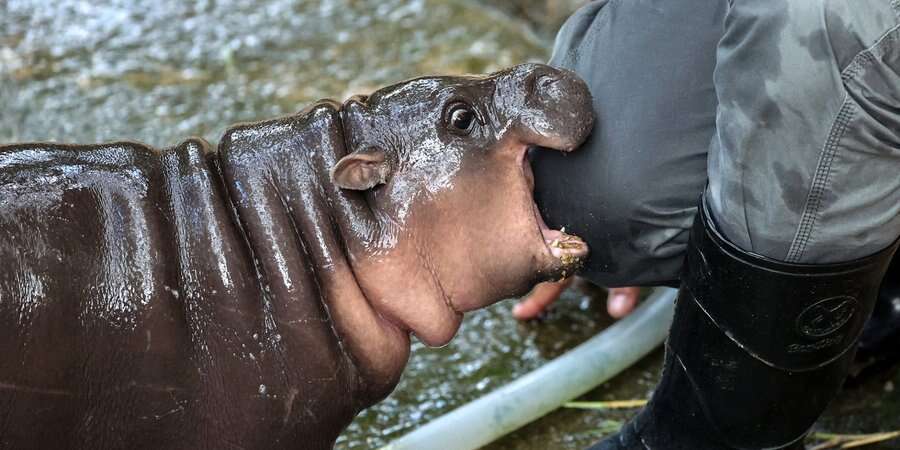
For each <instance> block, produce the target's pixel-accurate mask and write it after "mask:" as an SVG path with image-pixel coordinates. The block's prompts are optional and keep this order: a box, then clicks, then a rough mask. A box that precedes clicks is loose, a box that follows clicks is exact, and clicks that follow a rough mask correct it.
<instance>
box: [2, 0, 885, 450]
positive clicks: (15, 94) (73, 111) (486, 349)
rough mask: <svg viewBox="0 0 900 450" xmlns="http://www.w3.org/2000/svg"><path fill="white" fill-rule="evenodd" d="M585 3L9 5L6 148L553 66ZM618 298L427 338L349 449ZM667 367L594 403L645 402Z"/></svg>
mask: <svg viewBox="0 0 900 450" xmlns="http://www.w3.org/2000/svg"><path fill="white" fill-rule="evenodd" d="M576 3H578V1H577V0H518V1H504V2H497V3H495V4H494V5H493V6H491V5H490V4H489V2H486V1H485V2H480V3H479V2H472V1H466V0H416V1H399V0H377V1H376V0H344V1H339V0H328V1H310V0H303V1H288V0H274V1H262V0H246V1H240V0H228V1H212V0H206V1H204V0H200V1H195V2H182V1H176V0H159V1H153V2H132V1H125V0H102V1H92V2H88V1H77V0H58V1H53V2H48V1H43V0H31V1H29V0H6V1H3V0H0V105H3V106H2V108H0V142H14V141H25V140H56V141H66V142H100V141H108V140H116V139H129V140H140V141H144V142H147V143H150V144H153V145H158V146H166V145H172V144H175V143H176V142H178V141H180V140H182V139H183V138H185V137H187V136H191V135H199V136H203V137H206V138H207V139H208V140H210V141H216V140H218V137H219V136H220V135H221V134H222V132H223V130H224V129H225V127H227V126H228V125H230V124H232V123H235V122H239V121H248V120H258V119H262V118H267V117H272V116H277V115H281V114H287V113H291V112H294V111H297V110H300V109H302V108H303V106H304V105H305V104H307V103H309V102H311V101H314V100H316V99H319V98H323V97H332V98H336V99H342V98H344V97H347V96H349V95H350V94H353V93H365V92H368V91H370V90H371V89H372V88H373V87H376V86H381V85H383V84H387V83H391V82H395V81H398V80H402V79H404V78H408V77H412V76H417V75H422V74H433V73H462V72H483V71H491V70H495V69H498V68H501V67H505V66H509V65H513V64H516V63H520V62H526V61H542V60H544V59H545V58H546V57H547V53H548V51H549V45H550V42H551V39H552V33H553V30H555V28H556V27H557V26H558V25H559V21H560V20H561V18H562V17H564V16H565V15H566V13H567V12H568V11H570V10H571V8H572V7H573V6H574V5H575V4H576ZM495 6H496V7H495ZM602 295H603V294H602V292H600V291H592V292H588V293H578V292H570V293H568V294H566V296H567V301H565V302H562V303H560V305H559V307H558V308H556V309H555V310H554V311H553V312H552V313H551V314H550V315H549V316H548V317H547V318H546V319H545V320H543V321H541V322H535V323H528V324H518V323H515V321H514V320H512V318H511V317H510V316H509V314H508V310H509V308H510V307H511V303H510V302H503V303H500V304H498V305H496V306H494V307H492V308H489V309H487V310H484V311H479V312H476V313H474V314H471V315H469V317H468V318H467V319H466V321H465V323H464V325H463V328H462V330H461V331H460V335H459V337H457V339H456V340H454V341H453V343H451V344H450V345H449V346H447V347H445V348H441V349H427V348H424V347H423V346H421V345H419V344H416V345H415V346H414V349H413V356H412V359H411V361H410V365H409V368H408V370H407V371H406V373H405V375H404V377H403V380H402V381H401V383H400V385H399V386H398V388H397V390H396V392H395V393H394V394H392V395H391V396H390V397H389V398H388V399H387V400H385V401H384V402H382V403H381V404H379V405H377V406H376V407H374V408H371V409H369V410H368V411H366V412H364V413H363V414H361V415H360V417H359V418H358V419H357V420H356V421H355V422H354V423H353V424H352V425H351V426H350V428H349V429H348V430H347V431H346V432H345V433H344V435H343V436H342V437H341V439H340V441H339V443H338V448H343V449H365V448H377V447H378V446H380V445H382V444H385V443H387V442H388V441H389V440H390V439H391V438H393V437H397V436H399V435H402V434H403V433H405V432H408V431H409V430H412V429H414V428H416V427H417V426H419V425H421V424H423V423H425V422H426V421H428V420H429V419H431V418H434V417H436V416H438V415H440V414H442V413H444V412H446V411H449V410H451V409H452V408H454V407H455V406H458V405H460V404H461V403H464V402H466V401H468V400H471V399H474V398H476V397H478V396H480V395H482V394H483V393H485V392H488V391H490V390H492V389H494V388H496V387H498V386H500V385H502V384H503V383H505V382H508V381H510V380H512V379H515V378H516V377H518V376H520V375H522V374H523V373H526V372H527V371H529V370H532V369H534V368H536V367H538V366H540V365H541V364H543V363H545V362H546V361H549V360H550V359H552V358H553V357H555V356H557V355H559V354H561V353H562V352H564V351H565V350H566V349H568V348H571V347H573V346H575V345H577V344H578V343H580V342H582V341H583V340H585V339H587V338H588V337H589V336H591V335H592V334H594V333H595V332H597V331H599V330H600V329H602V328H603V327H604V326H606V325H608V324H609V323H610V319H608V318H607V317H606V316H605V315H604V314H603V312H602V309H603V307H602V306H603V305H602ZM660 358H661V353H660V352H657V353H655V354H653V355H652V356H650V357H649V358H647V359H646V360H645V361H642V362H641V363H640V364H639V365H638V366H636V367H634V368H632V369H631V370H629V371H628V372H627V373H626V374H625V375H624V376H622V377H620V378H618V379H616V380H613V381H612V382H610V383H607V384H605V385H604V386H602V387H600V388H599V389H597V390H594V391H593V392H591V393H590V394H588V395H587V396H586V398H588V399H603V400H612V399H631V398H642V397H645V396H646V395H647V394H648V393H649V392H650V391H651V390H652V388H653V385H654V384H655V381H656V373H657V371H658V367H659V362H660ZM886 381H887V379H878V380H873V381H870V382H869V383H867V384H864V385H863V386H862V387H861V388H856V389H853V390H849V391H846V392H845V393H844V394H842V397H841V399H840V400H839V401H838V402H837V403H836V404H835V405H833V407H832V409H831V410H830V412H829V415H828V416H827V417H826V418H825V419H824V420H823V421H822V423H821V424H820V427H826V428H828V430H829V431H846V432H851V431H852V432H856V431H878V430H884V429H897V428H900V375H897V374H896V373H895V374H894V375H893V386H896V387H897V388H895V389H893V390H892V391H891V392H886V390H885V386H886V385H887V384H886ZM560 382H564V380H560ZM631 413H632V411H613V412H604V413H598V412H589V411H588V412H586V411H579V410H559V411H557V412H554V413H553V414H551V415H550V416H548V417H546V418H544V419H542V420H540V421H538V422H536V423H535V424H532V425H529V426H527V427H525V428H524V429H522V430H519V431H518V432H516V433H514V434H512V435H510V436H508V437H507V438H504V439H503V440H501V441H499V442H497V443H495V444H492V445H491V446H489V448H491V449H547V448H567V449H568V448H571V449H576V448H582V447H583V446H584V445H586V444H588V443H590V442H592V441H594V440H595V439H597V438H598V437H599V436H600V435H602V434H603V433H602V432H603V431H604V430H606V431H608V430H611V429H613V428H615V426H616V424H617V423H618V422H619V421H621V420H624V419H625V418H627V417H628V415H629V414H631ZM898 447H900V444H897V443H896V441H895V445H894V446H893V447H891V446H890V444H889V445H888V446H882V447H880V448H898ZM447 448H448V449H452V448H453V447H452V441H450V440H449V438H448V446H447ZM871 448H878V447H871Z"/></svg>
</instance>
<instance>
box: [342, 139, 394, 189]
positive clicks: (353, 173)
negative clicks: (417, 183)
mask: <svg viewBox="0 0 900 450" xmlns="http://www.w3.org/2000/svg"><path fill="white" fill-rule="evenodd" d="M390 171H391V168H390V164H389V163H388V161H387V158H386V156H385V154H384V150H382V149H380V148H368V149H366V150H363V151H357V152H353V153H350V154H349V155H347V156H344V157H343V158H341V160H340V161H338V162H337V164H335V165H334V167H333V168H332V169H331V180H332V181H334V184H336V185H338V186H339V187H341V188H343V189H353V190H357V191H364V190H366V189H370V188H372V187H375V186H377V185H379V184H382V183H384V182H385V181H387V178H388V175H390Z"/></svg>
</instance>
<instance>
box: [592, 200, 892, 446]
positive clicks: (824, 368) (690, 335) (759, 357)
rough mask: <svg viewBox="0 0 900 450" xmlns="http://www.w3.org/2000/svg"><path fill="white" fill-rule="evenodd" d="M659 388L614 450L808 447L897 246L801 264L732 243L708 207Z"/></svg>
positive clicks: (698, 226)
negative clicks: (860, 256) (811, 432)
mask: <svg viewBox="0 0 900 450" xmlns="http://www.w3.org/2000/svg"><path fill="white" fill-rule="evenodd" d="M700 209H701V213H700V215H699V216H698V219H697V220H696V221H695V223H694V227H693V229H692V231H691V242H690V244H689V247H688V252H687V260H686V261H685V272H684V275H683V276H682V281H681V287H680V291H679V294H678V299H677V300H676V307H675V318H674V321H673V323H672V328H671V330H670V331H669V338H668V340H667V341H666V359H665V365H664V367H663V375H662V379H661V380H660V383H659V386H657V388H656V391H655V392H654V393H653V397H652V398H651V400H650V402H649V403H648V404H647V406H646V407H645V408H644V409H643V410H642V411H641V412H640V413H639V414H638V415H637V417H635V418H634V419H632V420H631V421H630V422H628V423H627V424H625V426H623V427H622V430H621V431H620V432H619V433H618V434H617V435H615V436H613V437H611V438H609V439H607V440H605V441H603V442H601V443H599V444H597V445H595V446H594V447H592V449H594V450H613V449H654V450H656V449H665V450H707V449H802V448H804V447H803V438H804V436H805V435H806V434H807V432H808V431H809V429H810V427H811V426H812V425H813V424H814V423H815V421H816V419H817V418H818V417H819V415H820V414H821V413H822V411H823V410H824V409H825V407H826V406H827V405H828V403H829V402H830V401H831V400H832V399H833V398H834V396H835V395H836V394H837V392H838V390H839V389H840V387H841V384H842V383H843V381H844V378H845V377H846V375H847V371H848V369H849V366H850V364H851V363H852V362H853V356H854V350H855V348H856V343H857V340H858V339H859V336H860V333H861V331H862V329H863V325H864V324H865V322H866V319H867V318H868V317H869V315H870V314H871V313H872V308H873V306H874V305H875V298H876V295H877V293H878V287H879V284H880V282H881V279H882V276H883V275H884V272H885V269H886V268H887V266H888V264H889V263H890V261H891V257H892V255H893V254H894V251H895V250H896V248H897V244H896V243H895V244H894V245H892V246H891V247H889V248H887V249H884V250H882V251H881V252H879V253H877V254H875V255H872V256H869V257H867V258H863V259H859V260H856V261H851V262H847V263H841V264H822V265H802V264H787V263H782V262H778V261H775V260H772V259H769V258H766V257H763V256H760V255H756V254H752V253H748V252H746V251H743V250H741V249H739V248H737V247H736V246H734V245H732V244H731V243H729V242H728V241H727V240H725V239H724V238H723V237H722V236H721V235H720V234H719V233H718V232H717V231H716V230H715V227H714V225H713V223H712V222H711V220H710V219H709V216H708V214H707V213H706V211H705V206H701V208H700Z"/></svg>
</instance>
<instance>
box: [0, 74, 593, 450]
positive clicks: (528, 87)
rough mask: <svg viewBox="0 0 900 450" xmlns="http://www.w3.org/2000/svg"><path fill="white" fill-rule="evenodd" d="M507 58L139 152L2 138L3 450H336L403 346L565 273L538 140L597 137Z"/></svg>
mask: <svg viewBox="0 0 900 450" xmlns="http://www.w3.org/2000/svg"><path fill="white" fill-rule="evenodd" d="M592 121H593V119H592V115H591V108H590V98H589V94H588V91H587V88H586V86H585V85H584V83H582V82H581V81H580V80H578V79H577V78H576V77H575V76H574V75H573V74H571V73H569V72H564V71H560V70H557V69H553V68H550V67H547V66H542V65H523V66H518V67H515V68H512V69H509V70H506V71H502V72H498V73H495V74H492V75H490V76H485V77H432V78H419V79H415V80H411V81H407V82H404V83H400V84H397V85H394V86H391V87H387V88H385V89H382V90H379V91H377V92H375V93H373V94H372V95H371V96H369V97H355V98H351V99H350V100H348V101H347V102H346V103H344V104H343V105H340V104H335V103H333V102H329V101H322V102H319V103H316V104H315V105H313V106H311V107H310V108H308V109H306V110H304V111H303V112H301V113H299V114H297V115H293V116H288V117H283V118H279V119H274V120H269V121H264V122H258V123H252V124H242V125H237V126H235V127H233V128H231V129H229V131H228V132H227V133H226V135H225V136H224V138H223V139H222V141H221V143H220V144H219V146H218V151H213V150H212V149H211V148H210V146H209V144H207V143H206V142H204V141H202V140H199V139H192V140H188V141H186V142H184V143H182V144H180V145H178V146H176V147H173V148H169V149H165V150H155V149H153V148H150V147H147V146H145V145H141V144H137V143H130V142H118V143H110V144H102V145H89V146H82V145H79V146H71V145H57V144H47V143H31V144H15V145H8V146H3V147H0V349H2V351H3V355H4V357H3V358H2V359H0V414H2V417H3V420H2V422H0V447H3V448H18V449H22V448H57V449H65V448H72V449H97V448H104V449H107V448H128V449H137V448H148V449H149V448H152V449H158V448H184V449H196V448H260V449H270V448H303V449H318V448H331V447H332V446H333V444H334V441H335V439H336V438H337V436H338V434H339V433H340V432H341V431H342V430H343V429H344V427H346V426H347V424H349V422H350V421H351V420H352V419H353V417H354V416H355V414H356V413H358V412H359V411H360V410H361V409H363V408H365V407H367V406H369V405H371V404H373V403H375V402H377V401H378V400H380V399H382V398H384V397H385V396H386V395H387V394H388V393H389V392H390V391H391V390H392V389H393V388H394V386H395V384H396V383H397V381H398V379H399V377H400V373H401V371H402V370H403V367H404V365H405V364H406V361H407V357H408V354H409V343H410V342H409V335H410V333H413V334H415V335H416V336H417V337H418V338H419V339H421V340H422V341H424V342H425V343H427V344H429V345H442V344H444V343H446V342H447V341H448V340H450V338H451V337H452V336H453V335H454V334H455V333H456V331H457V328H458V327H459V323H460V320H461V317H462V313H463V312H465V311H468V310H472V309H475V308H479V307H483V306H486V305H489V304H491V303H493V302H495V301H497V300H499V299H503V298H507V297H510V296H513V295H517V294H521V293H523V292H524V291H525V290H527V289H528V288H529V287H530V286H531V285H532V283H534V282H536V281H540V280H545V279H550V278H553V277H558V276H560V275H562V274H564V273H571V271H572V270H574V268H575V267H576V266H577V265H578V264H579V262H580V260H581V259H582V258H583V257H585V256H586V254H587V247H586V245H585V244H584V243H583V242H582V241H581V240H580V239H579V238H577V237H574V236H570V235H567V234H565V233H563V232H561V231H558V230H550V229H548V228H547V226H546V225H545V224H544V223H543V220H542V219H541V217H540V214H539V213H537V209H536V207H535V206H534V202H533V200H532V185H533V182H532V178H531V168H530V165H529V164H528V162H527V159H526V158H525V154H526V151H527V150H528V149H529V148H532V147H538V146H540V147H547V148H551V149H556V150H560V151H569V150H572V149H574V148H575V147H577V146H578V145H579V144H580V143H581V142H582V141H583V140H584V139H585V138H586V136H587V135H588V133H589V132H590V130H591V127H592Z"/></svg>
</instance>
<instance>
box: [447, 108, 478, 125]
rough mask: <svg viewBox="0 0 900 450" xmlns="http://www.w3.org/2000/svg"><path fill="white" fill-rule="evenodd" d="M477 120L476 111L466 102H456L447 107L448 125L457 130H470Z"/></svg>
mask: <svg viewBox="0 0 900 450" xmlns="http://www.w3.org/2000/svg"><path fill="white" fill-rule="evenodd" d="M475 120H476V116H475V112H474V111H472V108H471V107H470V106H469V105H467V104H465V103H456V104H453V105H451V106H450V108H448V109H447V125H448V126H449V127H450V128H452V129H454V130H456V131H470V130H471V129H472V125H473V124H474V123H475Z"/></svg>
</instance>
